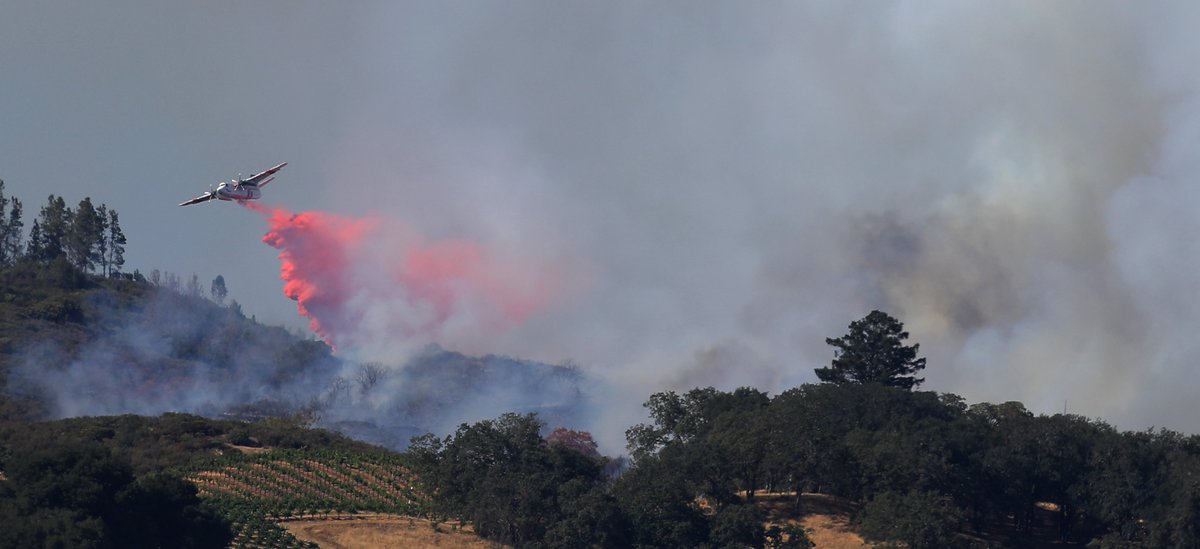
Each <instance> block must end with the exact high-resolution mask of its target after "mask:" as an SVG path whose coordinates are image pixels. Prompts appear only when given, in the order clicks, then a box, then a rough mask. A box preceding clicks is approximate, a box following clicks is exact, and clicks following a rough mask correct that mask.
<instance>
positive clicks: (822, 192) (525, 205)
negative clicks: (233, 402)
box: [0, 0, 1200, 432]
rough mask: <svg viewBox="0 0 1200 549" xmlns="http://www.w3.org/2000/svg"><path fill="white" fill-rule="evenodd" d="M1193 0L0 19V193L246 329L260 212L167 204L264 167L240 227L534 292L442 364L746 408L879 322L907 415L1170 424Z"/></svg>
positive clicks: (1188, 413)
mask: <svg viewBox="0 0 1200 549" xmlns="http://www.w3.org/2000/svg"><path fill="white" fill-rule="evenodd" d="M1194 6H1196V4H1194V3H1191V2H1179V3H1124V2H1053V3H1048V2H1003V3H996V2H978V3H974V2H962V1H949V2H936V1H918V2H892V3H883V2H829V3H817V2H803V3H801V2H793V3H776V2H723V3H718V2H693V1H688V2H665V1H663V2H586V3H585V2H549V1H546V2H515V1H505V2H427V3H407V2H397V1H387V2H378V3H371V2H316V1H296V0H288V1H278V2H221V1H214V2H187V3H178V2H168V3H162V2H149V1H146V2H125V1H114V2H103V3H96V2H57V1H38V2H7V3H5V4H3V6H2V7H0V82H2V83H0V178H3V179H4V180H5V181H6V183H7V188H8V191H9V193H10V194H13V195H16V196H18V197H19V198H21V199H22V200H23V201H25V203H26V214H27V215H26V223H27V224H30V223H31V222H32V217H33V215H35V214H36V210H37V208H38V207H40V205H41V204H42V203H43V202H44V201H45V197H46V195H47V194H50V193H55V194H59V195H62V196H64V197H65V198H66V199H67V201H68V202H69V203H72V204H74V203H76V202H78V201H79V200H80V199H82V198H83V197H84V196H90V197H91V198H92V199H93V200H94V201H96V202H103V203H106V204H108V205H109V206H110V207H113V208H115V209H116V210H117V211H118V212H119V213H120V214H121V220H122V223H123V227H124V229H125V232H126V234H127V235H129V239H130V243H129V247H128V254H127V268H128V269H133V268H138V269H140V270H141V271H142V272H148V271H150V270H151V269H154V268H158V269H162V270H167V271H172V272H175V273H178V274H180V275H181V276H184V277H186V276H190V274H191V273H196V274H198V275H199V276H200V278H201V280H202V281H204V282H205V285H207V282H208V281H210V280H211V279H212V278H213V277H214V276H216V275H217V274H221V275H224V277H225V278H226V280H227V283H228V286H229V289H230V294H231V297H233V298H236V299H237V300H238V301H239V302H241V303H242V305H243V308H244V310H245V311H246V312H247V314H254V315H256V316H257V318H258V319H259V320H262V321H266V322H269V323H274V324H286V325H289V326H294V327H303V326H304V325H305V323H304V322H303V321H302V319H300V318H299V317H298V316H297V314H296V309H295V304H294V303H293V302H291V301H289V300H287V299H286V298H285V297H284V296H283V293H282V283H281V282H280V280H279V262H278V260H277V259H276V255H277V253H278V252H277V251H276V250H274V249H272V248H270V247H268V246H266V245H265V244H263V243H262V242H261V241H260V239H261V237H262V235H263V234H264V233H265V232H266V229H267V226H266V223H265V221H264V219H263V218H261V217H260V216H257V215H255V214H253V213H252V212H250V211H248V210H245V209H242V208H238V207H236V206H234V205H232V204H228V203H215V204H206V205H202V206H193V207H189V208H178V207H176V206H175V204H177V203H178V202H180V201H182V200H184V199H187V198H191V197H193V196H196V195H197V194H199V193H201V192H203V191H205V190H207V189H208V187H209V185H210V184H213V183H216V182H218V181H220V180H226V179H229V178H230V177H233V176H236V175H238V173H239V172H240V173H242V174H245V175H249V174H251V173H254V172H257V171H259V170H262V169H264V168H267V167H269V166H272V165H274V164H277V163H279V162H283V161H287V162H289V163H290V164H289V165H288V167H287V168H286V169H285V170H284V171H283V172H281V173H280V175H279V179H278V180H277V181H276V182H275V183H274V184H273V185H272V186H271V187H269V188H268V189H267V192H266V199H265V202H266V203H268V204H272V205H276V206H283V207H286V208H288V209H290V210H292V211H305V210H322V211H326V212H330V213H333V214H338V215H342V216H347V217H352V218H353V217H362V216H376V217H382V218H387V219H390V220H395V221H396V222H398V223H402V224H403V225H404V226H407V227H411V228H413V229H414V230H416V231H420V232H421V233H422V234H424V235H426V237H427V238H430V239H435V240H436V239H440V238H456V239H467V240H471V241H477V242H481V243H482V244H483V245H485V246H486V247H487V248H488V249H489V250H492V253H495V254H497V255H499V256H503V257H504V258H506V259H505V260H506V261H515V262H520V263H522V264H527V265H530V266H537V267H538V268H545V269H554V270H555V271H554V272H555V276H560V277H562V278H564V279H567V280H565V281H563V282H561V285H562V288H564V291H563V292H561V295H560V297H559V298H558V299H557V300H556V301H555V303H554V304H553V305H552V306H550V307H548V308H547V309H545V310H543V311H541V312H540V313H539V314H537V315H534V316H533V317H531V318H530V319H528V320H527V321H526V322H525V323H524V324H523V325H521V326H519V327H516V328H513V329H510V330H508V331H503V332H499V333H487V334H459V335H458V338H457V339H455V340H453V341H447V342H445V343H447V344H448V346H452V347H460V348H463V350H467V351H469V352H474V353H486V352H495V353H504V354H510V355H515V356H521V357H527V358H533V359H539V360H548V361H561V360H573V361H576V362H578V363H579V364H581V365H582V366H583V367H585V368H587V369H588V370H589V371H591V372H594V373H597V374H598V375H602V376H604V377H606V378H608V379H610V380H612V381H614V382H616V383H618V384H621V385H627V386H630V387H632V388H635V389H636V390H635V391H634V392H635V393H637V394H639V395H644V394H649V391H650V390H654V389H658V388H663V387H680V388H686V387H690V386H694V385H696V384H705V385H707V384H716V385H718V386H721V387H724V388H731V387H734V386H737V385H739V384H752V385H755V386H758V387H761V388H764V389H769V390H772V391H777V390H779V389H782V388H786V387H789V386H792V385H795V384H798V383H802V382H810V381H815V376H814V375H813V373H812V369H813V368H814V367H817V366H822V365H824V364H825V363H827V362H828V361H829V359H830V358H831V357H832V352H831V348H829V347H828V346H826V345H825V344H824V338H825V337H827V336H837V335H840V334H842V333H844V332H845V329H846V326H847V324H848V323H849V322H850V321H852V320H854V319H857V318H860V317H862V316H864V315H865V314H866V313H868V312H869V311H870V310H871V309H873V308H880V309H883V310H886V311H888V312H890V313H892V314H893V315H895V316H897V317H898V318H900V319H901V320H902V321H904V322H905V323H906V325H907V327H908V328H909V330H910V332H911V333H912V336H913V340H915V341H917V342H920V343H921V344H922V351H923V354H924V355H926V356H927V357H928V358H929V366H928V369H927V371H926V378H927V383H926V385H925V388H927V389H933V390H939V391H953V392H957V393H959V394H962V395H964V396H965V397H967V398H968V399H969V400H971V401H979V400H989V401H1004V400H1022V401H1024V402H1026V404H1028V405H1029V406H1030V407H1031V408H1032V409H1034V410H1035V411H1038V412H1052V411H1056V410H1061V409H1062V407H1063V405H1064V403H1065V404H1066V405H1067V406H1068V408H1069V409H1070V410H1071V411H1073V412H1077V413H1083V414H1087V415H1091V416H1102V417H1104V418H1105V419H1107V420H1109V421H1113V422H1116V423H1117V424H1118V425H1119V426H1122V427H1128V428H1138V427H1144V426H1149V425H1159V426H1167V427H1172V428H1176V429H1182V430H1185V431H1190V432H1196V431H1200V408H1198V407H1196V406H1194V405H1191V404H1190V402H1191V399H1192V398H1193V395H1194V393H1195V392H1196V390H1197V389H1200V374H1198V373H1197V372H1198V370H1197V368H1196V366H1197V363H1196V360H1197V359H1196V357H1197V356H1200V352H1198V351H1200V338H1197V337H1195V336H1194V334H1195V333H1196V332H1197V330H1198V328H1200V294H1198V293H1197V292H1196V290H1195V286H1196V284H1195V282H1194V280H1195V277H1196V274H1197V267H1200V239H1197V237H1196V234H1197V232H1198V231H1200V221H1198V219H1197V216H1196V214H1195V213H1194V212H1195V210H1196V207H1195V205H1196V204H1197V203H1198V200H1197V199H1200V188H1198V186H1197V184H1198V181H1200V179H1197V176H1200V164H1198V161H1200V154H1198V153H1197V151H1200V103H1198V102H1197V99H1198V96H1197V91H1198V90H1200V88H1198V86H1200V77H1198V76H1197V75H1198V74H1200V72H1197V70H1196V62H1195V60H1196V59H1197V58H1198V55H1200V35H1197V34H1196V33H1195V32H1194V29H1195V26H1196V23H1198V22H1200V17H1198V16H1200V13H1197V9H1196V8H1195V7H1194ZM380 253H387V250H381V251H380ZM639 398H640V397H639Z"/></svg>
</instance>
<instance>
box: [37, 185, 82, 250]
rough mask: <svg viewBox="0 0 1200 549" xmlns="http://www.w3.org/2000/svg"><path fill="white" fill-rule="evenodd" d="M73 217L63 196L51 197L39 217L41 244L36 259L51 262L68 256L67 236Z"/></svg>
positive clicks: (38, 246)
mask: <svg viewBox="0 0 1200 549" xmlns="http://www.w3.org/2000/svg"><path fill="white" fill-rule="evenodd" d="M73 216H74V213H73V212H72V211H71V209H70V208H68V207H67V203H66V201H65V200H63V199H62V197H61V196H54V195H50V197H49V198H48V199H47V200H46V205H45V206H42V211H41V212H40V213H39V215H38V221H39V222H40V225H41V231H40V240H41V242H40V243H39V244H38V245H37V250H38V252H39V253H38V256H37V257H36V258H35V259H37V260H39V261H45V262H49V261H52V260H54V259H56V258H59V257H62V256H64V255H66V253H67V252H66V246H67V236H68V234H70V229H71V219H72V218H73Z"/></svg>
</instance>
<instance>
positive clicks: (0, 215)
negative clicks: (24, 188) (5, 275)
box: [0, 179, 25, 267]
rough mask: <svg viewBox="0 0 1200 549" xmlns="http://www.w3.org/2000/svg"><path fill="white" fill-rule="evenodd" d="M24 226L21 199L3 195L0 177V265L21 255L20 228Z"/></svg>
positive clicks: (6, 263)
mask: <svg viewBox="0 0 1200 549" xmlns="http://www.w3.org/2000/svg"><path fill="white" fill-rule="evenodd" d="M10 204H11V209H10V206H9V205H10ZM24 227H25V224H24V223H22V222H21V201H20V200H18V199H17V198H16V197H13V198H11V199H10V198H8V197H6V196H4V180H3V179H0V267H2V266H5V265H12V264H14V263H16V262H17V259H19V258H20V257H21V234H22V231H21V229H23V228H24Z"/></svg>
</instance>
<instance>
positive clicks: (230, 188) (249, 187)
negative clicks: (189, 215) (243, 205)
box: [179, 162, 287, 206]
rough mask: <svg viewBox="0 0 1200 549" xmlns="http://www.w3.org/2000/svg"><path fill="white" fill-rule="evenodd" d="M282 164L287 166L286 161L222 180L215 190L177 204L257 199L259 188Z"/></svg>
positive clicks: (260, 194)
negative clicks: (235, 177)
mask: <svg viewBox="0 0 1200 549" xmlns="http://www.w3.org/2000/svg"><path fill="white" fill-rule="evenodd" d="M284 166H287V162H284V163H283V164H280V165H278V166H275V167H274V168H271V169H269V170H267V171H265V172H262V173H258V174H254V175H252V176H250V177H247V178H246V179H242V178H241V176H238V178H237V179H234V180H233V181H230V182H228V183H226V182H222V183H221V184H220V185H217V189H216V190H210V191H208V192H206V193H204V194H202V195H200V196H197V197H196V198H193V199H191V200H188V201H187V202H182V203H180V204H179V205H180V206H191V205H192V204H199V203H201V202H208V201H209V200H237V201H238V202H244V201H246V200H258V199H259V198H262V190H261V189H262V188H263V187H266V186H267V183H270V182H272V181H274V180H275V178H274V177H271V176H273V175H275V172H277V171H279V170H281V169H283V167H284ZM268 178H269V179H268ZM264 179H266V181H263V180H264Z"/></svg>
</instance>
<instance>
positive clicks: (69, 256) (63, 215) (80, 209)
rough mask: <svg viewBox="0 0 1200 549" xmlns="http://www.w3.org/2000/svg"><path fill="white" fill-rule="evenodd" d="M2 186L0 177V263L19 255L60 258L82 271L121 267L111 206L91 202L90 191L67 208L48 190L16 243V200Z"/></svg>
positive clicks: (119, 236)
mask: <svg viewBox="0 0 1200 549" xmlns="http://www.w3.org/2000/svg"><path fill="white" fill-rule="evenodd" d="M3 191H4V186H3V181H0V266H8V265H13V264H15V263H16V262H17V261H18V260H22V259H24V260H28V261H34V262H38V263H44V264H49V263H53V262H54V261H55V260H57V259H60V258H65V259H66V260H67V261H68V262H69V263H70V265H71V266H73V267H75V268H76V269H79V270H80V271H83V272H92V273H96V272H98V273H99V274H102V275H105V276H112V275H114V274H116V273H119V272H120V271H121V267H122V266H123V265H124V264H125V244H126V243H127V240H126V238H125V234H124V233H123V232H122V231H121V225H120V223H119V221H118V216H117V212H116V210H112V209H109V208H108V206H106V205H104V204H101V205H100V206H99V207H97V206H96V205H95V204H93V203H92V199H91V198H90V197H88V198H84V199H83V200H81V201H80V202H79V205H78V206H77V207H76V208H75V209H71V208H70V207H68V206H67V203H66V201H65V200H63V198H62V197H60V196H55V195H50V196H49V198H47V200H46V205H45V206H42V208H41V210H39V212H38V217H37V219H36V220H34V222H33V226H32V227H31V228H30V231H29V239H28V240H27V241H26V243H25V246H24V248H22V245H21V243H22V238H21V237H22V229H23V228H24V226H25V224H24V222H23V221H22V220H21V216H22V205H21V202H20V201H19V200H17V199H16V198H12V199H11V200H10V199H7V198H5V197H4V192H3ZM10 203H11V207H9V204H10Z"/></svg>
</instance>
